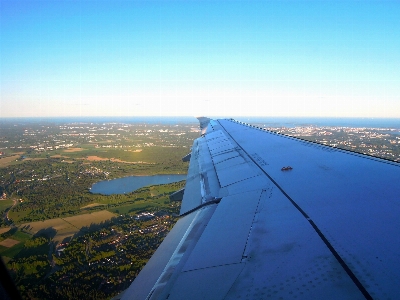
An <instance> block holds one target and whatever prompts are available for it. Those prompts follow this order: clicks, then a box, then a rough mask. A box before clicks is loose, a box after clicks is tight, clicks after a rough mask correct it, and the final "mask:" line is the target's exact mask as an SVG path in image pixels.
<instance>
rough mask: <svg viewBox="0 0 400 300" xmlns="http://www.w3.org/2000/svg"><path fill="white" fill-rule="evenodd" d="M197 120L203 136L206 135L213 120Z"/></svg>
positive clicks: (205, 118) (198, 118)
mask: <svg viewBox="0 0 400 300" xmlns="http://www.w3.org/2000/svg"><path fill="white" fill-rule="evenodd" d="M197 120H199V122H200V130H201V134H204V133H205V132H206V129H207V126H208V124H209V123H210V120H211V119H210V118H207V117H197Z"/></svg>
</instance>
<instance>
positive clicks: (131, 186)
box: [90, 174, 186, 195]
mask: <svg viewBox="0 0 400 300" xmlns="http://www.w3.org/2000/svg"><path fill="white" fill-rule="evenodd" d="M185 179H186V174H185V175H180V174H170V175H153V176H128V177H122V178H117V179H113V180H105V181H100V182H96V183H95V184H93V185H92V187H91V189H90V192H91V193H94V194H103V195H112V194H125V193H130V192H133V191H135V190H137V189H140V188H142V187H144V186H149V185H157V184H166V183H172V182H177V181H181V180H185Z"/></svg>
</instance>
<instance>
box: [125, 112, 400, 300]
mask: <svg viewBox="0 0 400 300" xmlns="http://www.w3.org/2000/svg"><path fill="white" fill-rule="evenodd" d="M207 123H208V124H207ZM201 126H202V132H203V133H204V134H203V135H202V136H201V137H200V138H198V139H197V140H195V141H194V144H193V147H192V153H191V155H190V165H189V171H188V176H187V182H186V187H185V191H184V194H183V200H182V207H181V215H182V218H181V219H180V220H179V221H178V222H177V223H176V225H175V227H174V228H173V229H172V231H171V232H170V233H169V234H168V236H167V237H166V238H165V240H164V241H163V243H162V244H161V246H160V247H159V249H158V250H157V251H156V253H155V254H154V255H153V257H152V258H151V259H150V261H149V262H148V264H147V265H146V266H145V268H144V269H143V270H142V271H141V273H140V274H139V276H138V277H137V278H136V279H135V281H134V282H133V283H132V285H131V286H130V288H129V289H128V290H127V291H126V292H125V294H124V296H123V299H169V300H170V299H191V300H194V299H365V298H366V299H372V298H373V299H396V298H398V295H400V284H399V283H400V166H399V164H397V163H394V162H390V161H386V160H382V159H377V158H372V157H369V156H364V155H361V154H356V153H352V152H349V151H344V150H339V149H335V148H332V147H327V146H323V145H320V144H316V143H312V142H306V141H303V140H300V139H296V138H292V137H288V136H285V135H280V134H276V133H273V132H269V131H265V130H262V129H260V128H256V127H253V126H250V125H248V124H244V123H240V122H237V121H234V120H209V119H205V118H202V119H201ZM289 166H290V168H287V167H289ZM282 168H286V169H283V170H282Z"/></svg>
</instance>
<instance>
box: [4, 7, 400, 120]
mask: <svg viewBox="0 0 400 300" xmlns="http://www.w3.org/2000/svg"><path fill="white" fill-rule="evenodd" d="M399 16H400V2H399V1H166V0H164V1H132V0H125V1H118V0H114V1H111V0H110V1H101V0H91V1H89V0H87V1H83V0H82V1H78V0H57V1H54V0H51V1H45V0H30V1H26V0H9V1H6V0H0V92H1V95H0V96H1V99H0V117H34V116H40V117H44V116H164V115H167V116H168V115H174V116H177V115H183V116H191V115H192V116H198V115H207V116H216V115H217V116H239V115H246V116H320V117H324V116H329V117H397V118H400V17H399Z"/></svg>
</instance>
